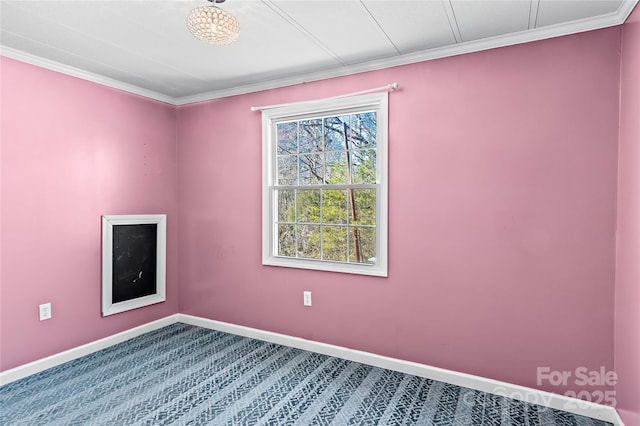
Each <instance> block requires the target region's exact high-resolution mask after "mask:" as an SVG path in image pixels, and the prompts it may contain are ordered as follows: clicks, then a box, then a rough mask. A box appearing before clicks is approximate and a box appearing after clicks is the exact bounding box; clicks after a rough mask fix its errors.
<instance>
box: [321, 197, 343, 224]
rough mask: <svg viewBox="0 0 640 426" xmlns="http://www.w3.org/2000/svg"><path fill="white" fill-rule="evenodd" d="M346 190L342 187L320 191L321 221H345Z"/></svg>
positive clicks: (339, 222) (338, 222)
mask: <svg viewBox="0 0 640 426" xmlns="http://www.w3.org/2000/svg"><path fill="white" fill-rule="evenodd" d="M348 206H349V204H348V203H347V191H346V190H343V189H336V190H333V189H332V190H329V189H325V190H323V191H322V222H323V223H337V224H341V223H347V209H348Z"/></svg>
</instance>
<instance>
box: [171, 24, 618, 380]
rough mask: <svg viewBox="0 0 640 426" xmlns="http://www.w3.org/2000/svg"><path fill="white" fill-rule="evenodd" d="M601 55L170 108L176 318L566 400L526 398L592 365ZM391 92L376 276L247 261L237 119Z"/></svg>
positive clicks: (606, 305) (604, 254) (255, 234)
mask: <svg viewBox="0 0 640 426" xmlns="http://www.w3.org/2000/svg"><path fill="white" fill-rule="evenodd" d="M619 43H620V30H619V28H612V29H607V30H602V31H597V32H589V33H584V34H579V35H573V36H568V37H562V38H557V39H552V40H547V41H542V42H537V43H530V44H525V45H519V46H514V47H508V48H502V49H496V50H491V51H486V52H481V53H474V54H469V55H463V56H458V57H453V58H447V59H441V60H435V61H429V62H423V63H419V64H415V65H409V66H404V67H397V68H393V69H387V70H380V71H376V72H370V73H365V74H360V75H354V76H347V77H341V78H336V79H331V80H325V81H321V82H314V83H307V84H304V85H298V86H294V87H288V88H282V89H277V90H271V91H265V92H260V93H254V94H249V95H244V96H237V97H231V98H226V99H221V100H216V101H211V102H204V103H200V104H195V105H189V106H183V107H179V108H178V115H177V117H178V141H179V143H178V170H179V176H178V189H179V191H178V193H179V198H178V206H179V225H178V227H179V232H180V242H179V264H180V273H179V282H180V300H179V303H180V306H179V310H180V312H182V313H186V314H193V315H198V316H202V317H207V318H213V319H217V320H222V321H227V322H231V323H235V324H241V325H246V326H251V327H256V328H260V329H265V330H271V331H275V332H280V333H285V334H288V335H293V336H299V337H303V338H308V339H312V340H316V341H321V342H328V343H332V344H336V345H341V346H347V347H352V348H356V349H360V350H364V351H370V352H374V353H378V354H382V355H387V356H391V357H396V358H401V359H407V360H412V361H417V362H422V363H426V364H430V365H434V366H438V367H444V368H448V369H452V370H457V371H462V372H468V373H472V374H477V375H481V376H486V377H491V378H494V379H498V380H504V381H507V382H511V383H517V384H522V385H526V386H532V387H542V388H544V389H547V390H551V391H554V392H562V391H564V390H565V389H567V388H576V386H573V383H572V382H570V383H568V386H566V387H564V386H558V387H553V386H549V385H548V384H544V385H542V386H537V385H536V368H537V367H545V366H548V367H550V368H551V369H553V370H571V371H574V370H575V368H577V367H580V366H584V367H587V368H589V369H593V370H596V369H598V368H599V367H600V366H604V367H605V368H606V369H607V370H611V369H612V368H613V333H612V330H613V316H614V312H613V309H614V303H613V297H614V266H615V260H614V255H615V241H614V228H615V221H616V211H615V205H616V199H615V194H616V179H617V171H616V167H617V137H618V129H617V126H618V100H619V99H618V92H619V87H618V81H619V80H618V76H619V56H618V48H619ZM392 81H398V82H399V83H400V86H401V90H399V91H398V92H396V93H393V94H391V95H390V125H389V127H390V137H389V151H390V162H389V173H390V178H389V179H390V181H389V182H390V186H389V195H390V201H389V216H390V223H389V253H390V254H389V261H390V264H389V277H388V278H387V279H385V278H372V277H363V276H352V275H346V274H337V273H329V272H319V271H305V270H295V269H287V268H278V267H266V266H262V265H261V252H260V250H261V241H260V240H261V228H260V226H261V219H260V218H261V198H260V197H261V142H260V140H261V123H260V113H256V112H251V111H250V110H249V107H250V106H252V105H264V104H274V103H280V102H289V101H297V100H305V99H312V98H317V97H325V96H331V95H337V94H342V93H346V92H351V91H357V90H362V89H366V88H369V87H375V86H380V85H384V84H387V83H390V82H392ZM303 290H311V291H312V292H313V300H314V306H313V307H311V308H305V307H303V305H302V292H303ZM594 389H595V388H589V390H594Z"/></svg>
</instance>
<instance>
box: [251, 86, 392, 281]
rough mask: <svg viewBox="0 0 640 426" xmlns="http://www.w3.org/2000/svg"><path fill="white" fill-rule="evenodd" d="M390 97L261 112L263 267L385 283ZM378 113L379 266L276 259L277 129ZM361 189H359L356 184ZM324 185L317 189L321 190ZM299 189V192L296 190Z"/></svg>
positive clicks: (357, 98)
mask: <svg viewBox="0 0 640 426" xmlns="http://www.w3.org/2000/svg"><path fill="white" fill-rule="evenodd" d="M388 96H389V94H388V92H383V93H373V94H367V95H360V96H351V97H344V98H334V99H326V100H319V101H311V102H301V103H297V104H289V105H284V106H279V107H273V108H266V109H264V110H263V111H262V264H263V265H270V266H283V267H289V268H301V269H312V270H320V271H332V272H340V273H350V274H359V275H372V276H381V277H386V276H387V274H388V272H387V265H388V261H387V257H388V253H387V252H388V241H387V240H388V120H389V118H388V115H389V107H388V105H389V101H388ZM363 112H375V113H376V138H377V139H376V183H375V184H369V185H368V186H371V185H373V186H375V188H376V190H377V193H376V263H375V264H361V263H355V262H354V263H351V262H339V261H331V260H320V259H303V258H295V257H285V256H277V255H275V253H277V244H278V238H277V235H276V228H275V223H276V222H277V217H278V206H277V203H276V202H274V198H275V197H273V193H274V191H275V189H274V187H276V186H277V185H276V179H277V140H276V130H277V124H278V123H280V122H286V121H299V120H304V119H307V118H317V117H320V116H326V115H336V116H339V115H345V114H356V113H363ZM354 185H358V184H354ZM324 186H325V185H318V186H317V188H318V189H323V187H324ZM292 189H295V187H292Z"/></svg>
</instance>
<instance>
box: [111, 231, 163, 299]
mask: <svg viewBox="0 0 640 426" xmlns="http://www.w3.org/2000/svg"><path fill="white" fill-rule="evenodd" d="M157 230H158V225H157V224H155V223H151V224H138V225H114V226H113V259H112V265H113V270H112V277H113V281H112V285H113V288H112V302H113V303H118V302H124V301H127V300H132V299H137V298H139V297H143V296H149V295H152V294H155V293H156V291H157V288H156V262H157V259H156V252H157V248H158V233H157Z"/></svg>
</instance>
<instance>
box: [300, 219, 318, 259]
mask: <svg viewBox="0 0 640 426" xmlns="http://www.w3.org/2000/svg"><path fill="white" fill-rule="evenodd" d="M298 257H305V258H307V259H320V226H319V225H298Z"/></svg>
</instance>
